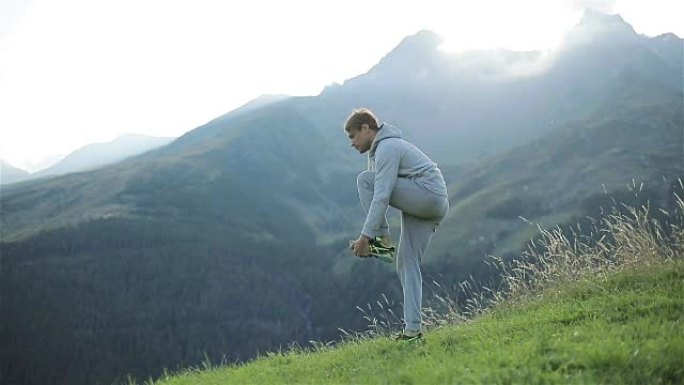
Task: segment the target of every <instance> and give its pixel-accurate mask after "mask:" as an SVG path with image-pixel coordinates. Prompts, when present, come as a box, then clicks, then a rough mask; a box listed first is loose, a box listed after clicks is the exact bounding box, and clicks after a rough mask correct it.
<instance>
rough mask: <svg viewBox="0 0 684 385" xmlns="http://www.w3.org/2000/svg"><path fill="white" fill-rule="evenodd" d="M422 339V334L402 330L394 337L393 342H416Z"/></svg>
mask: <svg viewBox="0 0 684 385" xmlns="http://www.w3.org/2000/svg"><path fill="white" fill-rule="evenodd" d="M422 338H423V333H421V332H419V331H413V330H404V331H403V332H401V333H398V334H396V335H395V336H394V340H395V341H407V342H410V341H418V340H420V339H422Z"/></svg>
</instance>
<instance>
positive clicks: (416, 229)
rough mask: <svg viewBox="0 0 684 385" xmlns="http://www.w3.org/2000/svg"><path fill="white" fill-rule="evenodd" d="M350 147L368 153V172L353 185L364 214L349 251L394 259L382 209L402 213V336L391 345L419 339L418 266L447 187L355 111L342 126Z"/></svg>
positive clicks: (393, 135) (411, 151) (445, 203)
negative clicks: (357, 191)
mask: <svg viewBox="0 0 684 385" xmlns="http://www.w3.org/2000/svg"><path fill="white" fill-rule="evenodd" d="M344 130H345V131H346V133H347V136H348V138H349V140H351V145H352V147H354V148H355V149H356V150H358V151H359V153H361V154H364V153H366V152H368V160H369V167H370V170H368V171H364V172H362V173H361V174H360V175H359V176H358V179H357V185H358V190H359V198H360V200H361V205H362V206H363V208H364V210H365V211H366V221H365V223H364V225H363V229H362V230H361V235H359V238H358V239H357V240H355V241H350V244H349V248H350V249H352V251H353V253H354V255H356V256H358V257H368V256H375V257H383V258H391V259H393V257H394V253H393V248H392V247H391V246H389V224H388V222H387V217H386V215H387V208H388V207H389V206H392V207H394V208H396V209H398V210H400V211H401V236H400V238H399V248H398V251H397V254H396V268H397V274H398V275H399V280H400V281H401V287H402V290H403V292H404V323H405V326H404V330H403V331H402V333H400V334H399V335H398V336H397V337H396V339H398V340H415V339H419V338H421V337H422V332H421V320H422V319H421V301H422V277H421V274H420V262H421V260H422V258H423V255H424V254H425V251H426V250H427V248H428V245H429V243H430V240H431V238H432V235H433V234H434V232H435V231H436V230H437V227H438V226H439V224H440V223H441V222H442V219H444V217H445V216H446V215H447V212H448V211H449V200H448V197H447V188H446V183H445V182H444V177H443V176H442V172H441V171H440V170H439V168H437V165H436V164H435V163H434V162H433V161H432V160H430V158H428V156H427V155H425V154H424V153H423V152H421V151H420V150H419V149H418V148H417V147H416V146H414V145H413V144H411V143H409V142H407V141H405V140H403V139H402V137H401V131H400V130H399V129H398V128H397V127H394V126H392V125H390V124H388V123H382V124H380V125H378V121H377V119H376V118H375V116H374V115H373V113H372V112H371V111H370V110H368V109H365V108H362V109H357V110H354V111H353V112H352V114H351V115H350V116H349V118H347V121H346V122H345V125H344Z"/></svg>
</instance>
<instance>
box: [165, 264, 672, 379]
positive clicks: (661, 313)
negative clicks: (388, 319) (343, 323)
mask: <svg viewBox="0 0 684 385" xmlns="http://www.w3.org/2000/svg"><path fill="white" fill-rule="evenodd" d="M683 294H684V262H682V261H679V262H676V263H669V264H664V265H655V266H651V267H641V268H639V269H633V270H626V271H623V272H620V273H617V274H613V275H611V276H609V277H608V278H606V279H601V280H597V279H592V280H589V281H583V282H579V283H576V284H573V285H570V286H566V287H563V288H559V289H557V290H554V291H551V292H547V293H546V294H545V295H544V296H543V297H541V298H539V299H535V300H531V301H527V302H526V303H517V304H514V305H508V306H504V307H501V308H499V309H497V310H496V311H494V312H492V313H490V314H488V315H485V316H483V317H481V318H480V319H478V320H476V321H473V322H469V323H466V324H460V325H454V326H449V327H444V328H441V329H438V330H435V331H432V332H430V333H429V334H428V335H427V337H426V339H425V342H423V343H419V344H406V343H398V342H394V341H391V340H389V339H387V338H379V339H373V340H362V341H357V342H348V343H345V344H343V345H341V346H339V347H334V348H333V347H323V348H320V349H318V350H317V351H302V350H300V351H294V352H288V353H272V354H269V355H267V356H265V357H261V358H259V359H257V360H255V361H253V362H251V363H248V364H246V365H240V366H227V367H218V368H214V369H209V370H204V371H188V372H186V373H184V374H180V375H176V376H171V377H167V378H165V379H162V380H159V381H158V382H155V384H164V385H181V384H198V385H209V384H232V383H235V384H252V383H257V384H276V383H297V384H304V383H354V384H378V383H380V384H414V383H415V384H447V383H482V384H491V383H527V384H536V383H577V384H586V383H633V384H645V383H651V384H657V383H666V384H667V383H672V384H675V383H682V382H684V325H682V318H683V317H684V295H683Z"/></svg>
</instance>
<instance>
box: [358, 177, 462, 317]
mask: <svg viewBox="0 0 684 385" xmlns="http://www.w3.org/2000/svg"><path fill="white" fill-rule="evenodd" d="M374 182H375V173H374V172H373V171H364V172H362V173H361V174H359V177H358V179H357V185H358V189H359V198H360V200H361V205H362V206H363V209H364V210H365V211H366V213H368V209H369V207H370V205H371V202H372V200H373V189H374ZM389 204H390V206H392V207H394V208H396V209H398V210H399V211H401V236H400V237H399V248H398V250H397V266H396V267H397V274H398V275H399V280H400V281H401V288H402V290H403V292H404V322H405V324H406V325H405V329H406V330H421V320H422V318H421V302H422V297H423V285H422V283H423V280H422V276H421V274H420V262H421V261H422V259H423V255H424V254H425V252H426V250H427V248H428V246H429V244H430V240H431V239H432V235H433V234H434V233H435V231H436V230H437V227H438V226H439V224H440V223H441V222H442V219H444V217H445V216H446V215H447V212H448V211H449V200H448V198H447V197H444V196H441V195H438V194H435V193H433V192H431V191H429V190H427V189H426V188H424V187H423V186H421V185H419V184H418V183H417V181H416V180H415V179H409V178H398V179H397V183H396V185H395V187H394V190H393V191H392V195H391V196H390V203H389ZM380 230H381V233H382V234H381V235H389V224H388V223H387V214H385V221H384V224H383V225H382V227H381V229H380Z"/></svg>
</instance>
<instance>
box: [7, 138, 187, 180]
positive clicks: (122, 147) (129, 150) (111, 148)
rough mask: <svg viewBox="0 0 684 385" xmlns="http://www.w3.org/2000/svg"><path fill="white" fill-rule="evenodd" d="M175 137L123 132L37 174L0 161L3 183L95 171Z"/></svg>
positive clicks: (88, 146) (159, 145)
mask: <svg viewBox="0 0 684 385" xmlns="http://www.w3.org/2000/svg"><path fill="white" fill-rule="evenodd" d="M174 139H175V138H162V137H154V136H148V135H138V134H126V135H121V136H119V137H118V138H116V139H114V140H113V141H111V142H104V143H93V144H90V145H87V146H84V147H82V148H79V149H78V150H76V151H74V152H72V153H71V154H69V155H67V156H66V157H65V158H64V159H62V160H61V161H59V162H57V163H56V164H55V165H53V166H50V167H48V168H46V169H44V170H41V171H38V172H35V173H29V172H26V171H24V170H20V169H18V168H16V167H14V166H12V165H10V164H8V163H6V162H2V163H0V164H1V167H2V169H1V170H0V171H1V172H0V184H10V183H16V182H21V181H25V180H29V179H34V178H40V177H45V176H57V175H64V174H69V173H73V172H80V171H88V170H92V169H95V168H98V167H102V166H105V165H108V164H112V163H116V162H119V161H121V160H124V159H126V158H128V157H130V156H134V155H139V154H142V153H144V152H145V151H149V150H152V149H155V148H157V147H161V146H164V145H166V144H168V143H170V142H171V141H172V140H174Z"/></svg>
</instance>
